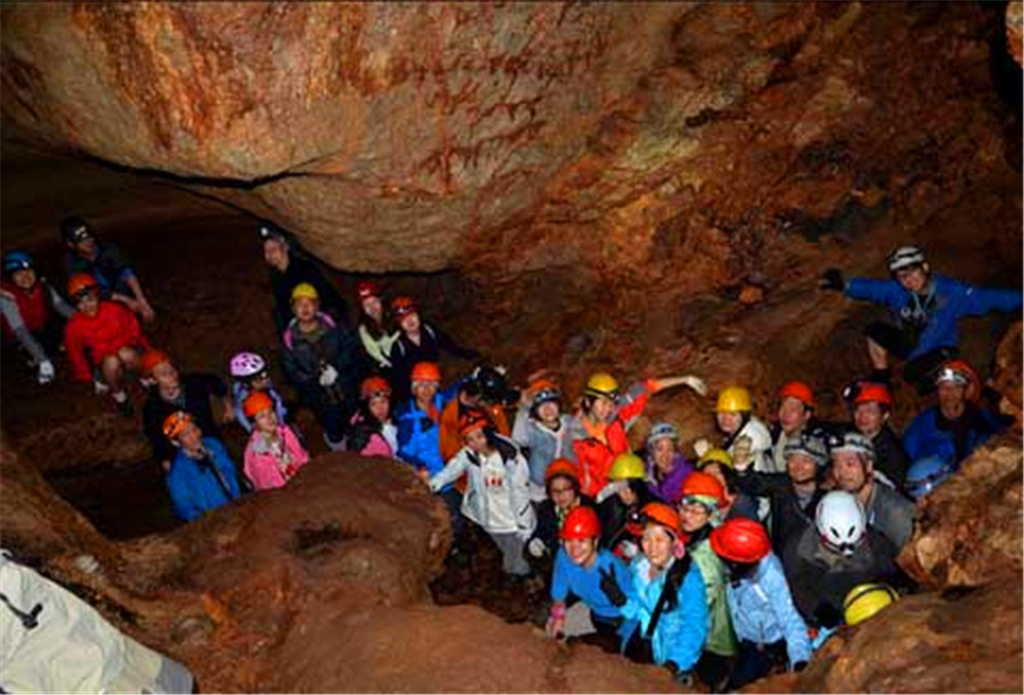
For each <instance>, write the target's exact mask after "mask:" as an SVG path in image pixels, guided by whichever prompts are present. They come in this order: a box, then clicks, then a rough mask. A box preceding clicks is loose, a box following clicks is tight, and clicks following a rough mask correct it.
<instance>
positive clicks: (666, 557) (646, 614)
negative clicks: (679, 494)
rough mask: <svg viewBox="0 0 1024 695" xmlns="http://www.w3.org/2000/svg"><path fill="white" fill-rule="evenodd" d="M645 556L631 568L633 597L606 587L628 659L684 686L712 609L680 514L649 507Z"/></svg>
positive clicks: (644, 518)
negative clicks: (616, 608)
mask: <svg viewBox="0 0 1024 695" xmlns="http://www.w3.org/2000/svg"><path fill="white" fill-rule="evenodd" d="M640 517H641V520H642V521H643V522H644V534H643V537H642V538H641V541H640V546H641V548H642V549H643V554H641V555H638V556H637V557H636V559H634V560H633V563H632V564H631V565H630V576H631V578H632V584H633V586H632V592H630V593H631V594H632V595H631V596H628V597H627V596H626V595H625V592H616V587H614V586H612V582H608V581H606V582H605V583H604V584H603V585H602V586H603V588H605V593H606V594H608V596H609V598H610V599H611V600H612V602H613V603H619V602H621V604H622V608H621V610H622V616H623V618H624V619H625V621H626V622H625V624H624V629H623V630H622V634H623V636H624V639H623V645H624V651H625V652H626V655H627V656H629V657H630V658H632V659H634V660H636V661H640V662H651V661H653V662H654V663H656V664H658V665H659V666H664V667H666V668H667V669H668V670H669V671H671V672H672V675H673V676H674V677H675V678H676V680H677V681H678V682H679V683H680V684H682V685H685V686H690V685H692V683H693V679H692V676H691V671H692V670H693V668H694V666H695V665H696V664H697V661H698V659H700V656H701V652H702V651H703V649H704V642H705V641H706V640H707V636H708V629H709V622H710V619H709V618H708V604H707V600H706V598H705V596H704V580H703V579H702V578H701V574H700V570H699V569H698V567H697V565H696V564H694V563H692V562H691V560H690V556H689V555H687V554H686V550H685V547H684V545H683V530H682V523H681V522H680V520H679V514H678V513H677V512H676V511H675V510H674V509H672V508H671V507H669V506H668V505H666V504H662V503H661V502H651V503H650V504H648V505H646V506H645V507H644V508H643V509H642V510H641V512H640Z"/></svg>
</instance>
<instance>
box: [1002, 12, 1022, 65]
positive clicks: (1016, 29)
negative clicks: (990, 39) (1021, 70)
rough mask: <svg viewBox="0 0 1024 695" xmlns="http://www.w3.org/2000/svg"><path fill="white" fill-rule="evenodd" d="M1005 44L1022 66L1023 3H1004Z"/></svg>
mask: <svg viewBox="0 0 1024 695" xmlns="http://www.w3.org/2000/svg"><path fill="white" fill-rule="evenodd" d="M1006 44H1007V48H1009V50H1010V55H1012V56H1013V59H1014V60H1016V61H1017V65H1021V66H1024V3H1022V2H1020V1H1019V0H1015V1H1014V2H1009V3H1007V4H1006Z"/></svg>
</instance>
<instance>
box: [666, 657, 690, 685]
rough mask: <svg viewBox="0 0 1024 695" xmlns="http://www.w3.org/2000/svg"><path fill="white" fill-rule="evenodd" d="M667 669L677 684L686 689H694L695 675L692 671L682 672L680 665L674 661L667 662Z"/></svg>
mask: <svg viewBox="0 0 1024 695" xmlns="http://www.w3.org/2000/svg"><path fill="white" fill-rule="evenodd" d="M665 668H667V669H668V670H669V673H671V674H672V678H674V679H675V681H676V683H678V684H679V685H681V686H683V687H684V688H692V687H693V673H692V672H690V671H682V670H680V668H679V665H678V664H676V662H674V661H666V662H665Z"/></svg>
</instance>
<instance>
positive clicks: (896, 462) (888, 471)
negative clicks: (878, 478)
mask: <svg viewBox="0 0 1024 695" xmlns="http://www.w3.org/2000/svg"><path fill="white" fill-rule="evenodd" d="M871 444H872V445H873V446H874V447H875V469H876V470H879V471H881V472H882V473H884V474H885V476H886V477H887V478H888V479H889V480H891V481H892V482H893V484H894V485H895V486H896V487H897V489H900V490H902V489H903V483H905V482H906V480H907V469H908V468H909V467H910V459H909V458H908V457H907V452H906V451H905V450H904V449H903V443H902V442H900V438H899V437H897V436H896V433H895V432H893V431H892V428H891V427H889V423H885V424H884V425H882V429H881V430H879V431H878V434H876V435H875V438H874V439H872V440H871Z"/></svg>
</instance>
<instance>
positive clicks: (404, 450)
mask: <svg viewBox="0 0 1024 695" xmlns="http://www.w3.org/2000/svg"><path fill="white" fill-rule="evenodd" d="M413 422H414V419H413V418H402V419H400V420H399V421H398V458H400V459H402V460H403V461H405V462H406V463H409V464H412V465H413V466H416V467H417V468H426V467H427V464H426V463H425V462H424V461H423V460H422V459H421V458H420V455H419V447H418V446H417V438H416V437H414V436H413V435H414V434H415V430H414V427H413Z"/></svg>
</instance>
